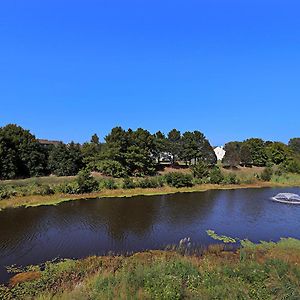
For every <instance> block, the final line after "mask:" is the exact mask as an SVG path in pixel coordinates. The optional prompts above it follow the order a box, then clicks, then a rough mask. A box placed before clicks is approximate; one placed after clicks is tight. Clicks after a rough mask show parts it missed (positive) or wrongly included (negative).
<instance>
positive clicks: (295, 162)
mask: <svg viewBox="0 0 300 300" xmlns="http://www.w3.org/2000/svg"><path fill="white" fill-rule="evenodd" d="M283 169H284V170H285V171H286V172H289V173H296V174H300V160H299V159H295V158H293V159H289V160H287V161H286V162H285V163H283Z"/></svg>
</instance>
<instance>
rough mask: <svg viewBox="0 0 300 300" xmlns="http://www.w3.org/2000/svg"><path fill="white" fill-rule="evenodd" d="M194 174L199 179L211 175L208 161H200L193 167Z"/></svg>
mask: <svg viewBox="0 0 300 300" xmlns="http://www.w3.org/2000/svg"><path fill="white" fill-rule="evenodd" d="M191 170H192V172H193V176H194V177H195V178H198V179H203V178H206V177H208V175H209V167H208V165H207V164H206V163H204V162H202V161H199V162H198V163H197V164H196V165H194V166H192V167H191Z"/></svg>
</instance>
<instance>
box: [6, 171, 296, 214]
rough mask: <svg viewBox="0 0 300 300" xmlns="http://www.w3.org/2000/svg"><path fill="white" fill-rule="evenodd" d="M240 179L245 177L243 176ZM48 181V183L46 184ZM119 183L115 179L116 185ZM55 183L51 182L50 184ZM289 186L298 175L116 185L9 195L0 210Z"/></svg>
mask: <svg viewBox="0 0 300 300" xmlns="http://www.w3.org/2000/svg"><path fill="white" fill-rule="evenodd" d="M243 176H245V175H244V174H243ZM73 179H74V178H69V177H67V178H59V179H57V178H53V177H49V178H47V177H46V178H41V179H40V178H39V179H37V180H38V181H42V182H43V183H44V184H52V185H53V184H56V182H57V181H59V182H60V183H62V182H63V183H65V182H70V181H71V180H73ZM47 180H48V182H47ZM118 181H119V182H120V180H117V182H118ZM53 182H55V183H53ZM1 184H2V186H5V185H8V184H10V185H11V183H10V182H9V183H7V182H5V184H4V182H2V183H1ZM14 184H15V185H16V186H17V187H18V186H21V187H22V186H24V187H25V188H26V186H28V187H30V186H32V184H33V185H35V184H37V182H36V181H35V179H25V180H19V181H14ZM289 186H300V175H297V174H284V175H281V176H278V175H273V177H272V180H271V181H269V182H262V181H259V180H249V179H248V177H247V180H243V181H242V182H241V183H239V184H196V185H194V186H193V187H182V188H175V187H170V186H167V185H164V186H162V187H157V188H132V189H124V188H120V184H119V185H118V187H117V188H116V189H108V188H104V189H102V190H100V191H97V192H93V193H88V194H63V193H54V194H50V195H30V194H29V195H26V194H25V195H22V196H13V197H10V198H8V199H2V200H0V210H1V209H5V208H15V207H20V206H25V207H30V206H40V205H56V204H58V203H61V202H65V201H72V200H78V199H86V198H91V199H93V198H104V197H132V196H138V195H164V194H172V193H178V192H180V193H186V192H202V191H207V190H216V189H223V190H225V189H241V188H263V187H289Z"/></svg>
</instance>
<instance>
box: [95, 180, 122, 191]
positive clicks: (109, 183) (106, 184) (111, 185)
mask: <svg viewBox="0 0 300 300" xmlns="http://www.w3.org/2000/svg"><path fill="white" fill-rule="evenodd" d="M99 186H100V187H101V188H104V189H108V190H115V189H117V188H118V185H117V182H116V181H115V180H114V179H112V178H108V179H102V180H101V181H100V183H99Z"/></svg>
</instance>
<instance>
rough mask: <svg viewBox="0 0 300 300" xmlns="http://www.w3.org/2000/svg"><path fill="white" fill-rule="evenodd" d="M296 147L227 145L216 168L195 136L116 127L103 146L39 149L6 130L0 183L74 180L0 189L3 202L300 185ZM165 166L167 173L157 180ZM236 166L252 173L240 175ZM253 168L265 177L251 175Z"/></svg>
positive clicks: (1, 135) (16, 130)
mask: <svg viewBox="0 0 300 300" xmlns="http://www.w3.org/2000/svg"><path fill="white" fill-rule="evenodd" d="M299 140H300V139H298V138H294V139H291V140H290V142H289V144H288V145H285V144H283V143H279V142H264V141H263V140H261V139H248V140H246V141H244V142H242V143H241V142H230V143H228V144H226V146H225V150H226V155H225V157H224V160H223V166H222V165H220V164H216V162H217V161H216V156H215V153H214V151H213V148H212V147H211V145H210V144H209V142H208V140H207V139H206V137H205V136H204V135H203V134H202V133H201V132H199V131H194V132H185V133H183V134H181V132H180V131H178V130H176V129H173V130H171V131H170V132H169V133H168V135H167V136H165V135H164V134H163V133H162V132H157V133H156V134H150V133H149V132H148V131H147V130H144V129H141V128H139V129H137V130H135V131H133V130H131V129H128V130H127V131H126V130H124V129H122V128H121V127H116V128H113V129H112V131H111V132H110V134H109V135H107V136H106V137H105V143H104V144H101V143H100V140H99V138H98V136H97V135H96V134H94V135H93V136H92V138H91V141H90V142H88V143H84V144H83V145H79V144H75V143H73V142H72V143H70V144H63V143H59V142H56V143H54V144H51V143H48V144H47V143H46V144H41V143H39V141H38V140H37V139H36V138H35V137H34V135H32V134H31V133H30V132H29V131H27V130H24V129H23V128H21V127H19V126H16V125H11V124H10V125H7V126H5V127H2V128H0V179H10V178H22V177H31V176H41V175H49V174H55V175H57V176H66V175H77V176H76V177H65V178H66V179H62V180H61V181H60V180H58V179H57V178H58V177H50V176H49V177H48V179H45V178H41V179H39V178H38V177H37V178H34V179H32V180H31V179H27V180H20V181H17V180H12V181H9V182H2V181H0V200H1V199H2V200H3V199H10V198H13V197H23V196H30V195H52V194H66V195H76V194H86V193H92V192H100V191H101V190H114V189H127V190H129V189H136V188H141V189H155V188H163V187H175V188H186V187H192V186H194V185H199V184H218V185H236V184H259V181H260V182H268V181H270V182H273V183H277V184H292V183H294V184H296V185H298V184H299V182H300V180H299V179H298V175H297V174H300V152H299ZM166 161H167V164H168V165H169V166H171V167H172V169H171V171H169V172H163V173H162V175H160V174H159V172H160V171H162V170H163V168H164V164H163V163H165V162H166ZM182 164H185V168H183V166H182ZM240 165H243V166H245V167H243V168H244V169H248V170H249V172H248V171H247V172H239V169H240V168H241V167H240ZM256 166H262V167H263V168H265V169H264V170H260V171H259V172H257V173H253V172H251V170H252V168H253V169H255V168H257V167H256ZM223 167H225V169H224V168H223ZM92 171H97V172H100V173H101V174H100V176H102V177H96V178H94V177H93V176H91V172H92ZM154 175H155V176H154ZM118 178H120V179H118ZM20 182H22V184H20Z"/></svg>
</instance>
